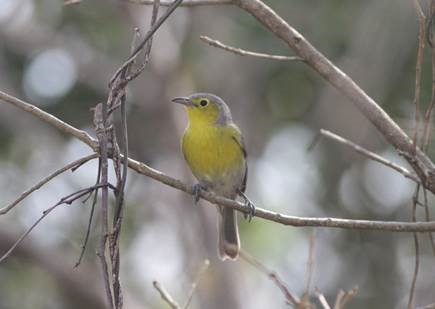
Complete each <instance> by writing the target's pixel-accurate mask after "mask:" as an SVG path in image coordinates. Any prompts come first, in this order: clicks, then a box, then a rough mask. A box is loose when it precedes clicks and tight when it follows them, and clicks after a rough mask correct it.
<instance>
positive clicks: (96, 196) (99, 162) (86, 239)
mask: <svg viewBox="0 0 435 309" xmlns="http://www.w3.org/2000/svg"><path fill="white" fill-rule="evenodd" d="M100 178H101V160H98V172H97V181H96V184H99V183H100V180H101V179H100ZM93 194H94V198H93V200H92V205H91V211H90V214H89V220H88V226H87V228H86V234H85V239H84V240H83V244H82V250H81V251H80V255H79V258H78V259H77V262H76V263H75V265H74V268H77V267H78V266H79V265H80V263H81V262H82V259H83V256H84V255H85V251H86V245H87V244H88V241H89V235H90V234H91V228H92V219H93V218H94V212H95V205H96V204H97V199H98V189H96V190H95V191H94V192H93ZM89 196H90V195H89Z"/></svg>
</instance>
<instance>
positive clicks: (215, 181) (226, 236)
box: [172, 93, 254, 260]
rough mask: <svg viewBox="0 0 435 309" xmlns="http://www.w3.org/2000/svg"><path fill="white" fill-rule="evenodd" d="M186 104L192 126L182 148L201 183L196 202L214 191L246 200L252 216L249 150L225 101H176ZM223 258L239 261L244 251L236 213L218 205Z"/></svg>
mask: <svg viewBox="0 0 435 309" xmlns="http://www.w3.org/2000/svg"><path fill="white" fill-rule="evenodd" d="M172 101H173V102H176V103H180V104H183V105H184V106H185V108H186V111H187V115H188V118H189V123H188V125H187V127H186V130H185V131H184V135H183V138H182V142H181V148H182V151H183V154H184V158H185V159H186V161H187V164H188V165H189V167H190V169H191V171H192V173H193V175H194V176H195V177H196V179H197V180H198V181H199V184H197V185H195V186H194V191H195V192H196V193H197V194H196V201H197V200H198V197H199V196H198V193H199V190H210V191H212V192H214V193H215V194H217V195H221V196H224V197H227V198H230V199H234V198H236V197H237V196H238V195H240V196H242V197H243V198H245V201H246V202H247V203H248V206H249V207H250V209H251V211H252V213H251V215H252V214H253V212H254V208H253V205H252V204H251V203H250V202H249V200H248V199H247V197H246V196H245V195H244V191H245V189H246V177H247V172H248V167H247V164H246V150H245V147H244V144H243V137H242V134H241V132H240V130H239V128H238V127H237V126H236V125H235V124H234V122H233V120H232V118H231V112H230V109H229V108H228V106H227V105H226V104H225V102H224V101H223V100H222V99H221V98H219V97H218V96H215V95H213V94H209V93H195V94H192V95H190V96H188V97H179V98H174V99H173V100H172ZM218 210H219V213H220V216H219V220H218V231H219V233H218V243H219V250H218V253H219V256H220V258H221V259H223V260H224V259H226V258H230V259H236V258H237V256H238V254H239V250H240V240H239V233H238V228H237V220H236V213H235V212H234V210H233V209H231V208H228V207H223V206H218Z"/></svg>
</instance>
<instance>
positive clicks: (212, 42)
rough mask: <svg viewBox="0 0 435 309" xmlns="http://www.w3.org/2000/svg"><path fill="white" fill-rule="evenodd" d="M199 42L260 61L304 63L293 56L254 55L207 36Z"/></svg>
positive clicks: (202, 37)
mask: <svg viewBox="0 0 435 309" xmlns="http://www.w3.org/2000/svg"><path fill="white" fill-rule="evenodd" d="M199 39H200V40H201V41H203V42H204V43H207V44H208V45H210V46H213V47H217V48H220V49H223V50H226V51H229V52H231V53H234V54H236V55H239V56H251V57H256V58H261V59H269V60H278V61H304V59H302V58H301V57H294V56H280V55H270V54H264V53H256V52H252V51H248V50H244V49H241V48H237V47H232V46H229V45H225V44H223V43H221V42H219V41H218V40H213V39H211V38H209V37H208V36H205V35H201V36H200V37H199Z"/></svg>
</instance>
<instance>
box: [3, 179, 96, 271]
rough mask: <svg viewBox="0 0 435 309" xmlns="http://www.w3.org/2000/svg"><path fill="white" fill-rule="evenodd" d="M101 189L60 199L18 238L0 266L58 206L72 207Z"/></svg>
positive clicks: (92, 189) (88, 189)
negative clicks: (89, 194) (77, 201)
mask: <svg viewBox="0 0 435 309" xmlns="http://www.w3.org/2000/svg"><path fill="white" fill-rule="evenodd" d="M99 187H101V185H97V186H93V187H90V188H86V189H81V190H78V191H76V192H74V193H71V194H69V195H67V196H65V197H63V198H61V199H60V201H59V202H57V203H56V204H55V205H53V206H51V207H50V208H48V209H46V210H44V211H43V212H42V215H41V217H39V219H38V220H36V221H35V223H33V224H32V226H31V227H30V228H28V229H27V231H25V232H24V233H23V234H22V235H21V236H20V238H18V239H17V241H16V242H15V243H14V244H13V245H12V246H11V247H10V248H9V250H8V251H7V252H6V253H4V254H3V255H2V256H1V257H0V264H1V263H2V262H3V261H4V260H6V259H7V258H8V257H9V256H10V255H11V253H12V252H13V251H14V250H15V248H16V247H17V246H18V245H19V244H20V243H21V242H22V241H23V240H24V238H26V237H27V235H29V234H30V232H31V231H32V230H33V229H34V228H35V227H36V226H37V225H38V224H39V223H40V222H41V221H42V220H43V219H44V218H45V217H46V216H48V214H49V213H50V212H52V211H53V210H54V209H56V208H57V207H58V206H60V205H63V204H67V205H70V204H72V203H73V202H74V201H75V200H77V199H79V198H81V197H83V196H84V195H86V194H88V193H89V192H92V191H94V190H95V189H97V188H99Z"/></svg>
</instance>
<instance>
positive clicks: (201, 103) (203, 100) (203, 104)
mask: <svg viewBox="0 0 435 309" xmlns="http://www.w3.org/2000/svg"><path fill="white" fill-rule="evenodd" d="M207 104H208V101H207V100H205V99H202V100H201V101H199V105H201V106H202V107H204V106H207Z"/></svg>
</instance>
